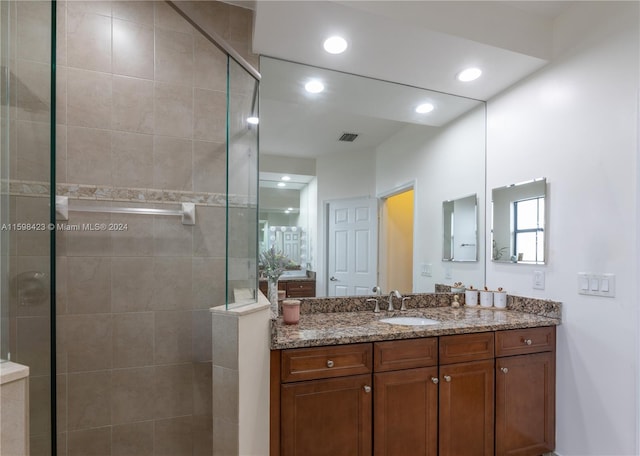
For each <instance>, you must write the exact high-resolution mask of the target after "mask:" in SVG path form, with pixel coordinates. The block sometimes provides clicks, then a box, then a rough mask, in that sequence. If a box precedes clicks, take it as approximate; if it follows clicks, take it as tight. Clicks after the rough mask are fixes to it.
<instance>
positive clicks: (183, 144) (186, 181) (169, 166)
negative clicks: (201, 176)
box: [153, 136, 193, 190]
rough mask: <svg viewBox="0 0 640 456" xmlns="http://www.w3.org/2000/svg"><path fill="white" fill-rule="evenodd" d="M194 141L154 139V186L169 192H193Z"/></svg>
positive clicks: (157, 137)
mask: <svg viewBox="0 0 640 456" xmlns="http://www.w3.org/2000/svg"><path fill="white" fill-rule="evenodd" d="M192 147H193V145H192V141H191V140H187V139H178V138H168V137H163V136H156V137H154V144H153V186H154V188H162V189H167V190H192V189H193V184H192Z"/></svg>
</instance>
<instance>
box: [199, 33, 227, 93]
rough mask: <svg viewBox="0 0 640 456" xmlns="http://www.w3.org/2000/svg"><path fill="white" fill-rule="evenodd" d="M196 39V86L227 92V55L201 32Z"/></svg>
mask: <svg viewBox="0 0 640 456" xmlns="http://www.w3.org/2000/svg"><path fill="white" fill-rule="evenodd" d="M194 39H195V50H194V57H195V61H194V67H193V85H194V87H198V88H201V89H210V90H220V91H223V92H226V90H227V55H226V54H225V53H224V52H222V51H221V50H220V49H218V48H217V47H216V46H214V45H213V44H212V43H211V42H210V41H209V40H207V39H206V38H204V37H203V36H202V35H200V34H197V35H195V37H194Z"/></svg>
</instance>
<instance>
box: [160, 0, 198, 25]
mask: <svg viewBox="0 0 640 456" xmlns="http://www.w3.org/2000/svg"><path fill="white" fill-rule="evenodd" d="M155 8H156V9H155V24H156V27H160V28H163V29H167V30H174V31H176V32H186V33H194V30H193V27H192V26H191V24H189V23H188V22H187V21H186V20H184V19H183V18H182V16H180V15H179V14H178V13H176V12H175V10H174V9H173V8H171V7H170V6H169V5H167V4H166V3H165V2H155Z"/></svg>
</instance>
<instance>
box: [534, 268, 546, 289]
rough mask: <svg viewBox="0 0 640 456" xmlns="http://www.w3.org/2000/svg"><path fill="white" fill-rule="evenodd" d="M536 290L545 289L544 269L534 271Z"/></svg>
mask: <svg viewBox="0 0 640 456" xmlns="http://www.w3.org/2000/svg"><path fill="white" fill-rule="evenodd" d="M533 288H534V290H544V271H533Z"/></svg>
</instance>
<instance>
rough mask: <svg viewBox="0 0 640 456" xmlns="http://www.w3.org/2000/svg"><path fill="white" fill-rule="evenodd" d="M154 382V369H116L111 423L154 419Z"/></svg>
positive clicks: (112, 394)
mask: <svg viewBox="0 0 640 456" xmlns="http://www.w3.org/2000/svg"><path fill="white" fill-rule="evenodd" d="M154 382H155V379H154V368H153V367H143V368H137V369H133V368H132V369H114V370H113V373H112V393H111V422H112V423H113V424H123V423H132V422H135V421H144V420H149V419H153V415H154V390H153V385H154Z"/></svg>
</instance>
